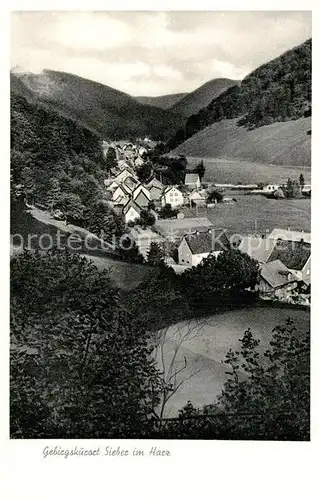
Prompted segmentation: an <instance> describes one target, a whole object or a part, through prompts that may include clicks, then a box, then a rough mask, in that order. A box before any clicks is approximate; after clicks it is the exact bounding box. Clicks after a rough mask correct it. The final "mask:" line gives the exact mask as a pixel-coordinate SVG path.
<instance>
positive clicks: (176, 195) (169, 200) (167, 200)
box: [161, 186, 184, 208]
mask: <svg viewBox="0 0 319 500" xmlns="http://www.w3.org/2000/svg"><path fill="white" fill-rule="evenodd" d="M161 203H162V206H163V207H164V206H165V205H167V204H169V205H171V207H172V208H177V207H181V206H182V205H183V203H184V196H183V193H182V192H181V191H180V190H179V189H178V188H177V187H176V186H167V188H165V189H164V192H163V195H162V197H161Z"/></svg>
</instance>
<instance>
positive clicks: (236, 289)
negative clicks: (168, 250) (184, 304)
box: [179, 249, 259, 311]
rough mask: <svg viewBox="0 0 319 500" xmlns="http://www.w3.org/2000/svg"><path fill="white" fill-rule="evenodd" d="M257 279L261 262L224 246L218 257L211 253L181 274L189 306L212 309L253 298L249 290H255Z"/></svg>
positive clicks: (181, 285)
mask: <svg viewBox="0 0 319 500" xmlns="http://www.w3.org/2000/svg"><path fill="white" fill-rule="evenodd" d="M258 279H259V264H258V262H257V261H255V260H254V259H251V258H250V257H249V256H248V255H247V254H244V253H241V252H240V251H239V250H235V249H225V250H223V251H222V252H221V253H220V254H219V255H218V256H217V257H215V255H213V254H210V255H209V256H208V257H207V258H205V259H203V260H202V262H201V263H200V264H199V265H198V266H196V267H193V268H191V269H189V270H187V271H185V272H184V273H183V274H181V275H180V276H179V280H180V287H181V290H182V293H185V295H186V297H187V299H188V301H189V305H190V307H193V308H194V309H195V310H203V309H204V310H206V309H208V310H210V311H212V310H214V309H215V308H218V307H225V306H226V305H235V304H240V303H245V301H246V300H247V299H250V298H253V297H254V294H253V295H252V296H251V292H250V293H249V292H248V290H250V289H251V290H254V287H255V285H256V283H257V282H258ZM203 297H205V301H203Z"/></svg>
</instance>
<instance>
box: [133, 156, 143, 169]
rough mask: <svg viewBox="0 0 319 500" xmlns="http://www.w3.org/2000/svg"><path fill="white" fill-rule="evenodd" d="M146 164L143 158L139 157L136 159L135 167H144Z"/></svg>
mask: <svg viewBox="0 0 319 500" xmlns="http://www.w3.org/2000/svg"><path fill="white" fill-rule="evenodd" d="M144 163H145V162H144V160H143V158H141V157H140V156H138V157H137V158H136V160H135V161H134V165H135V166H136V167H141V166H142V165H144Z"/></svg>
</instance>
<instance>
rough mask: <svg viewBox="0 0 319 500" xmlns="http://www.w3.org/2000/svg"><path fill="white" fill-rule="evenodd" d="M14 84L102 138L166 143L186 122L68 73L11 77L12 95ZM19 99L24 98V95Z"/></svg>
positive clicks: (111, 89)
mask: <svg viewBox="0 0 319 500" xmlns="http://www.w3.org/2000/svg"><path fill="white" fill-rule="evenodd" d="M17 80H20V82H22V83H23V84H24V88H25V87H26V88H27V89H28V91H29V92H31V94H32V96H33V98H34V99H36V100H37V101H38V102H42V103H47V104H50V105H51V107H54V108H55V109H56V110H57V111H59V112H62V113H64V114H65V115H67V116H69V117H70V118H72V119H74V120H79V121H80V122H82V123H84V124H85V125H86V126H87V127H88V128H91V129H93V130H95V131H96V132H97V133H99V134H100V135H101V136H103V138H106V137H110V138H114V139H120V138H125V139H127V138H129V137H132V138H135V137H145V136H150V137H152V138H153V139H160V140H166V139H168V138H169V137H171V136H172V135H173V134H174V133H175V131H176V130H177V129H178V128H179V127H180V126H182V125H183V124H184V123H185V118H183V117H182V116H179V115H178V114H177V113H174V112H172V111H170V110H164V109H159V108H157V107H155V106H147V105H143V104H140V103H139V102H137V101H136V100H135V99H134V98H133V97H131V96H129V95H128V94H125V93H124V92H120V91H119V90H116V89H113V88H111V87H108V86H106V85H102V84H100V83H97V82H93V81H91V80H87V79H85V78H81V77H79V76H76V75H72V74H70V73H63V72H58V71H49V70H45V71H43V72H42V73H41V74H34V73H11V86H14V88H15V92H18V85H17ZM21 89H22V87H21V86H20V90H21ZM22 95H24V97H27V96H26V95H25V91H23V94H22Z"/></svg>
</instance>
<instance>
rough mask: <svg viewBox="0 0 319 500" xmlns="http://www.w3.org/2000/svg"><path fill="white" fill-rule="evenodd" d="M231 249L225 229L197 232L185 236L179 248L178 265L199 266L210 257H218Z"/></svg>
mask: <svg viewBox="0 0 319 500" xmlns="http://www.w3.org/2000/svg"><path fill="white" fill-rule="evenodd" d="M227 248H229V241H228V238H227V236H226V231H225V230H224V229H208V231H198V230H197V231H195V232H194V233H190V234H186V235H184V236H183V238H182V241H181V242H180V244H179V247H178V263H179V264H180V265H184V266H198V264H199V263H200V262H201V261H202V260H203V259H205V258H206V257H208V255H210V254H211V255H215V256H216V257H217V256H218V255H219V254H220V253H221V252H222V251H223V250H225V249H227Z"/></svg>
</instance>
